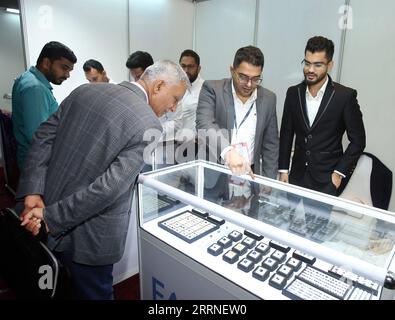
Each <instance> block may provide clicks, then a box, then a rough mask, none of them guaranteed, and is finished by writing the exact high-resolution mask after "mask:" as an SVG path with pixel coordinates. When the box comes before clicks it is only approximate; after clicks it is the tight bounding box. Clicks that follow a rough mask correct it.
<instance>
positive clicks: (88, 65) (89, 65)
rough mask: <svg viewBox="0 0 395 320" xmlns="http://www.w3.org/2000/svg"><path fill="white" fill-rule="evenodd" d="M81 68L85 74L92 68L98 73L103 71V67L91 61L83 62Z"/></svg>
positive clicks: (95, 61)
mask: <svg viewBox="0 0 395 320" xmlns="http://www.w3.org/2000/svg"><path fill="white" fill-rule="evenodd" d="M82 68H83V69H84V71H85V72H89V71H90V70H91V69H92V68H93V69H96V70H97V71H99V72H100V73H102V72H103V71H104V68H103V65H102V64H101V63H100V62H99V61H97V60H93V59H89V60H87V61H85V63H84V65H83V66H82Z"/></svg>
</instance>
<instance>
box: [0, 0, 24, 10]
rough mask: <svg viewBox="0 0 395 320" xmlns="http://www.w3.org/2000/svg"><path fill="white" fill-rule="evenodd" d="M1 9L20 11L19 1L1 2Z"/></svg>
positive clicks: (3, 0)
mask: <svg viewBox="0 0 395 320" xmlns="http://www.w3.org/2000/svg"><path fill="white" fill-rule="evenodd" d="M0 7H3V8H13V9H19V8H18V7H19V6H18V0H0Z"/></svg>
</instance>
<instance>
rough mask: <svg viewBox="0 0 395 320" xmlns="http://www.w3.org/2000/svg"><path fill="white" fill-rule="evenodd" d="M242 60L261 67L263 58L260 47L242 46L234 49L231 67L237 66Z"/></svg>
mask: <svg viewBox="0 0 395 320" xmlns="http://www.w3.org/2000/svg"><path fill="white" fill-rule="evenodd" d="M242 62H247V63H249V64H252V65H253V66H257V67H261V68H263V64H264V62H265V58H264V57H263V53H262V51H261V49H259V48H257V47H254V46H247V47H242V48H240V49H239V50H237V51H236V54H235V58H234V60H233V68H237V67H238V66H239V65H240V64H241V63H242Z"/></svg>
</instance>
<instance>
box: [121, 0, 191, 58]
mask: <svg viewBox="0 0 395 320" xmlns="http://www.w3.org/2000/svg"><path fill="white" fill-rule="evenodd" d="M129 17H130V22H129V33H130V48H129V52H130V53H132V52H134V51H137V50H142V51H147V52H149V53H150V54H151V55H152V58H153V59H154V61H156V60H162V59H168V60H172V61H175V62H178V59H179V57H180V54H181V52H182V51H183V50H185V49H192V45H193V39H192V34H193V26H194V4H193V3H192V2H191V1H185V0H144V1H142V0H130V1H129ZM125 61H126V60H125Z"/></svg>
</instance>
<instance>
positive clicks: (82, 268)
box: [55, 251, 114, 300]
mask: <svg viewBox="0 0 395 320" xmlns="http://www.w3.org/2000/svg"><path fill="white" fill-rule="evenodd" d="M55 255H56V257H57V258H58V259H59V260H60V261H61V262H62V264H63V266H64V267H65V268H66V269H67V270H68V271H69V273H70V277H71V284H72V292H73V296H74V297H73V298H75V299H78V300H114V293H113V287H112V283H113V277H112V270H113V265H112V264H109V265H103V266H90V265H86V264H80V263H76V262H74V261H73V259H72V255H71V253H70V252H68V251H63V252H55Z"/></svg>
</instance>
